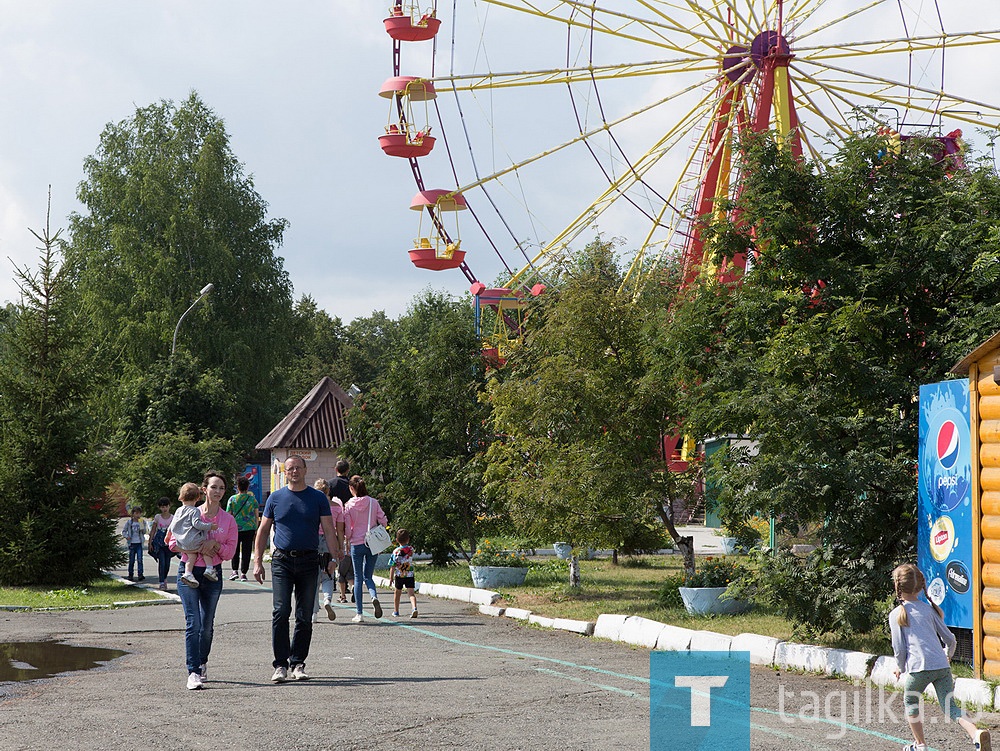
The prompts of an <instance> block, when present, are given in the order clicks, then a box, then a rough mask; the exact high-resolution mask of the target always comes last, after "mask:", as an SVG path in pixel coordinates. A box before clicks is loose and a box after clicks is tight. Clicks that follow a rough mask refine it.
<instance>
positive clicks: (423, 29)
mask: <svg viewBox="0 0 1000 751" xmlns="http://www.w3.org/2000/svg"><path fill="white" fill-rule="evenodd" d="M949 7H952V8H953V7H954V3H950V4H949ZM968 7H969V8H970V9H971V8H973V7H974V6H973V5H971V4H970V5H969V6H968ZM945 10H946V8H945V4H944V3H938V2H934V1H932V0H851V1H848V0H699V2H697V3H696V2H693V1H685V0H661V1H657V0H614V1H613V2H612V1H611V0H604V2H602V3H598V2H596V0H595V1H586V2H585V1H584V0H461V2H458V1H457V0H452V2H450V3H448V7H445V0H440V1H438V0H424V1H423V2H420V0H395V2H394V3H393V4H392V5H391V6H390V8H389V16H388V17H387V18H386V19H385V21H384V23H385V27H386V31H387V32H388V33H389V35H390V36H391V37H392V40H393V55H392V61H393V76H392V77H391V78H390V79H389V80H388V81H386V83H385V84H384V85H383V87H382V91H381V92H380V93H381V95H382V96H383V97H385V98H386V99H388V100H389V102H390V107H389V117H388V120H387V123H386V126H385V133H384V134H383V135H382V136H380V138H379V141H380V144H381V145H382V148H383V150H384V151H385V153H386V154H388V155H390V156H395V157H400V158H402V159H406V160H407V161H408V162H409V166H410V169H411V172H412V174H413V178H414V182H415V185H416V188H417V195H416V196H415V197H414V199H413V202H412V204H411V208H412V209H414V210H416V211H420V212H421V217H422V218H421V220H420V224H421V226H420V227H419V228H418V233H417V238H416V239H415V240H414V242H413V245H412V248H411V249H410V250H409V256H410V260H411V261H412V262H413V263H414V264H416V265H417V266H420V267H421V268H427V269H431V270H439V271H444V270H448V269H457V270H460V271H461V272H462V273H464V274H465V276H466V278H467V279H468V281H469V282H470V284H471V285H472V286H471V289H472V292H473V294H474V295H476V296H477V302H479V301H480V300H482V301H483V302H484V304H487V305H489V306H491V307H493V308H494V309H495V310H498V311H501V312H503V311H505V310H506V311H512V310H516V308H517V305H518V301H519V300H520V299H523V296H525V295H529V294H540V293H541V292H542V291H543V290H544V289H545V287H546V285H548V284H550V283H551V277H552V274H551V269H552V267H553V264H557V263H558V262H559V260H560V259H561V258H563V257H565V255H566V254H567V253H569V252H571V251H572V250H574V249H579V247H580V246H582V245H583V244H585V243H586V242H589V241H590V240H591V239H593V237H594V236H595V234H596V233H597V232H600V233H601V234H602V235H606V236H610V237H615V238H623V240H622V241H621V245H622V246H623V248H624V249H625V250H626V251H627V252H629V253H630V254H631V258H630V265H629V270H628V274H627V276H628V279H629V280H630V282H631V283H634V284H635V285H636V286H638V285H639V284H640V283H641V278H642V276H643V274H644V273H647V272H648V271H649V270H650V269H655V268H656V267H657V266H658V265H659V264H662V262H663V259H664V256H665V255H668V254H674V255H676V256H678V257H679V258H680V259H681V260H682V263H683V266H684V268H685V275H686V276H687V277H690V276H691V275H692V274H693V273H695V270H696V269H697V268H698V266H699V265H700V263H701V257H702V243H701V235H700V230H699V221H700V218H702V217H705V216H706V215H711V214H712V212H714V211H716V210H717V207H718V206H719V199H720V198H723V197H727V196H732V195H733V194H734V191H736V190H737V189H738V186H739V182H740V178H739V174H738V173H737V167H736V166H735V165H736V162H735V160H734V159H733V150H734V148H735V146H736V144H737V141H738V139H739V137H740V134H741V133H744V132H748V131H756V132H762V131H773V132H775V133H776V134H777V135H776V137H778V138H779V139H782V140H783V141H784V142H786V143H787V145H788V147H789V148H790V149H791V150H792V152H793V153H794V154H796V155H797V156H802V157H807V158H810V159H813V160H816V161H817V162H822V161H823V159H824V157H826V156H828V155H830V154H832V153H833V151H834V149H835V148H836V145H837V143H838V142H839V141H840V140H841V139H843V138H844V137H845V136H847V135H848V134H850V133H854V132H858V131H859V130H862V129H865V128H880V129H883V131H884V132H887V133H891V134H892V135H893V137H897V136H898V137H900V138H907V137H910V136H912V135H917V134H920V135H929V136H932V137H936V138H938V139H939V140H940V141H941V148H942V150H943V151H945V152H948V153H954V152H957V151H959V150H961V148H962V144H963V136H964V138H965V139H968V138H970V137H972V136H973V135H974V134H976V133H977V131H979V130H980V129H984V130H987V131H995V130H996V129H997V128H998V127H1000V107H998V106H996V105H994V104H991V103H989V102H988V101H985V100H986V99H988V98H989V97H988V96H978V95H977V94H976V91H975V89H974V88H973V87H974V85H975V83H976V82H977V80H980V79H981V77H982V76H983V75H990V74H992V72H993V71H994V70H1000V12H998V11H996V10H991V9H988V8H986V9H984V8H982V6H981V4H980V7H979V8H978V9H977V11H976V14H975V15H974V16H973V15H971V14H970V15H969V17H968V18H967V19H965V20H966V24H965V25H966V26H970V25H982V24H983V23H988V20H987V21H983V19H984V18H985V17H986V16H988V15H993V16H995V17H996V18H994V19H993V20H994V21H996V28H997V29H998V30H996V31H955V30H953V29H951V28H948V25H950V24H951V21H950V20H946V18H945V15H944V11H945ZM984 88H985V87H984ZM986 90H989V89H988V88H986ZM432 134H433V135H432ZM425 181H426V184H425ZM460 223H461V229H462V231H463V232H464V233H465V239H464V240H463V239H462V237H461V236H460V232H459V224H460ZM425 228H426V229H425ZM742 263H743V259H733V264H734V269H733V271H734V273H736V272H738V271H739V268H738V267H739V266H740V265H741V264H742ZM473 268H475V269H477V270H478V274H481V275H482V278H483V279H485V280H489V283H487V282H486V281H481V278H480V277H479V276H477V273H476V272H473ZM498 279H499V280H500V281H499V283H497V284H494V285H493V286H490V285H491V283H493V282H496V280H498ZM508 323H510V321H508Z"/></svg>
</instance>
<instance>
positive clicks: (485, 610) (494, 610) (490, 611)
mask: <svg viewBox="0 0 1000 751" xmlns="http://www.w3.org/2000/svg"><path fill="white" fill-rule="evenodd" d="M479 612H480V613H482V614H483V615H492V616H494V617H495V618H499V617H500V616H501V615H503V614H504V608H498V607H497V606H496V605H480V606H479Z"/></svg>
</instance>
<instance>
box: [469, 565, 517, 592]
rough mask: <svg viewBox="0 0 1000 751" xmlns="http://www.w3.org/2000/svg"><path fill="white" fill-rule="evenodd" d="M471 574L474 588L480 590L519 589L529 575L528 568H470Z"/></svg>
mask: <svg viewBox="0 0 1000 751" xmlns="http://www.w3.org/2000/svg"><path fill="white" fill-rule="evenodd" d="M469 572H470V573H471V574H472V586H474V587H477V588H479V589H493V588H495V587H517V586H520V585H521V584H524V579H525V577H527V575H528V569H526V568H512V567H509V566H469Z"/></svg>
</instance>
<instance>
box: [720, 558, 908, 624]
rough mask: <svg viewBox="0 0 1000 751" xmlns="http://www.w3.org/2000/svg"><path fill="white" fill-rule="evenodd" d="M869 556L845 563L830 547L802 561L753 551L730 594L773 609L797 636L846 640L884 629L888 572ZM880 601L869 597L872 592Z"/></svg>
mask: <svg viewBox="0 0 1000 751" xmlns="http://www.w3.org/2000/svg"><path fill="white" fill-rule="evenodd" d="M877 560H878V559H877V558H875V557H874V556H863V557H860V558H848V557H847V556H846V555H844V554H842V553H841V552H840V551H839V550H837V549H836V548H833V547H828V548H819V549H817V550H814V551H813V552H812V553H810V554H809V555H808V556H807V557H806V558H804V559H802V558H797V557H796V556H794V555H792V554H791V553H790V552H788V551H783V550H780V551H773V552H772V551H770V550H764V551H755V552H754V553H752V554H751V564H750V566H749V568H748V572H747V575H746V576H744V577H742V578H741V579H740V580H739V581H737V582H735V583H734V585H733V586H732V587H730V590H729V594H730V595H731V596H733V597H736V598H739V599H748V600H752V601H754V602H755V603H757V604H759V605H763V606H765V607H773V608H774V609H776V610H777V611H778V612H780V613H781V614H782V615H784V616H785V617H786V618H788V619H789V620H790V621H792V623H793V624H795V630H796V632H797V633H798V634H800V635H802V636H816V635H819V634H824V633H835V634H837V635H838V636H840V637H843V638H849V637H852V636H856V635H859V634H868V633H871V632H872V631H875V630H878V629H880V628H882V627H883V626H884V623H885V619H886V616H887V615H888V610H889V607H890V605H891V602H890V601H889V600H888V599H887V598H888V595H889V582H890V579H891V572H892V567H891V565H889V564H880V563H878V562H877ZM873 592H876V593H880V595H881V596H875V597H873V596H872V593H873Z"/></svg>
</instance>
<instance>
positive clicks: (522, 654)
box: [386, 621, 935, 751]
mask: <svg viewBox="0 0 1000 751" xmlns="http://www.w3.org/2000/svg"><path fill="white" fill-rule="evenodd" d="M386 624H387V625H392V626H397V627H399V628H405V629H409V630H411V631H415V632H417V633H419V634H423V635H424V636H429V637H431V638H433V639H439V640H441V641H445V642H449V643H450V644H457V645H459V646H463V647H472V648H475V649H485V650H489V651H492V652H500V653H502V654H508V655H511V656H513V657H527V658H530V659H533V660H542V661H544V662H551V663H554V664H556V665H562V666H563V667H568V668H575V669H577V670H584V671H587V672H591V673H598V674H600V675H607V676H612V677H614V678H621V679H623V680H627V681H634V682H636V683H644V684H646V685H649V678H643V677H641V676H637V675H628V674H627V673H616V672H614V671H611V670H604V669H603V668H595V667H592V666H590V665H579V664H577V663H575V662H570V661H569V660H560V659H557V658H555V657H543V656H542V655H535V654H531V653H529V652H518V651H516V650H513V649H507V648H505V647H494V646H492V645H489V644H477V643H475V642H469V641H464V640H462V639H455V638H454V637H451V636H445V635H444V634H439V633H437V632H435V631H429V630H427V629H425V628H420V627H419V626H412V625H410V624H408V623H396V622H395V621H386ZM536 670H543V669H541V668H536ZM551 672H555V671H551ZM580 682H583V683H590V685H593V686H595V687H597V688H604V687H602V686H601V685H600V684H597V683H591V682H589V681H584V680H583V679H580ZM605 690H607V689H605ZM614 690H615V691H616V692H618V693H629V692H626V691H625V690H624V689H614ZM637 696H638V695H637ZM645 701H647V702H648V701H649V698H648V697H647V698H646V699H645ZM750 711H751V712H759V713H761V714H767V715H778V716H780V715H781V713H780V712H777V711H775V710H773V709H765V708H763V707H753V706H751V707H750ZM816 720H817V721H819V722H824V723H827V724H830V725H834V726H836V727H837V728H845V729H847V730H850V731H853V732H855V733H860V734H862V735H868V736H871V737H873V738H879V739H880V740H887V741H893V742H898V743H908V742H909V741H907V740H906V739H904V738H899V737H897V736H894V735H888V734H887V733H880V732H879V731H877V730H869V729H868V728H862V727H858V726H857V725H851V724H848V723H842V722H837V721H835V720H830V719H826V718H822V717H820V718H816ZM810 721H812V718H810ZM751 727H757V728H758V729H759V730H765V731H770V728H764V727H763V726H757V725H756V724H751ZM789 738H795V736H789ZM797 740H804V739H797ZM809 745H810V747H811V748H815V747H816V746H815V743H813V742H811V741H810V742H809ZM928 751H935V750H934V749H931V748H929V747H928Z"/></svg>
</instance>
